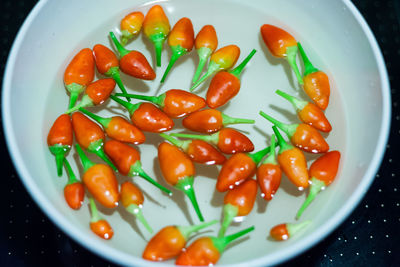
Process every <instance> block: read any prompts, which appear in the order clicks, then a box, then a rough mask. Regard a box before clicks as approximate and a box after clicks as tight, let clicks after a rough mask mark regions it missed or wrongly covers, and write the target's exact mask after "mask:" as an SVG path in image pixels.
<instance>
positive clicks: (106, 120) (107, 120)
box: [79, 108, 112, 129]
mask: <svg viewBox="0 0 400 267" xmlns="http://www.w3.org/2000/svg"><path fill="white" fill-rule="evenodd" d="M79 111H80V112H82V113H84V114H86V115H88V116H89V117H91V118H92V119H94V120H95V121H97V122H98V123H100V124H101V125H102V126H103V127H104V128H105V129H107V128H108V125H109V124H110V122H111V120H112V119H111V118H103V117H100V116H98V115H96V114H93V113H92V112H89V111H87V110H86V109H83V108H79Z"/></svg>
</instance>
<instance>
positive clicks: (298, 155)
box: [272, 126, 309, 190]
mask: <svg viewBox="0 0 400 267" xmlns="http://www.w3.org/2000/svg"><path fill="white" fill-rule="evenodd" d="M272 129H273V130H274V133H275V135H276V137H277V138H278V144H279V152H278V163H279V165H280V166H281V169H282V171H283V173H284V174H285V175H286V176H287V177H288V178H289V180H290V181H291V182H292V183H293V184H294V185H295V186H297V187H298V189H299V190H303V189H304V188H307V187H308V179H309V176H308V170H307V161H306V157H305V156H304V154H303V152H302V151H301V150H300V149H298V148H297V147H294V146H292V145H290V144H288V143H287V142H286V141H285V140H284V139H283V137H282V135H281V134H280V133H279V131H278V128H276V126H273V127H272Z"/></svg>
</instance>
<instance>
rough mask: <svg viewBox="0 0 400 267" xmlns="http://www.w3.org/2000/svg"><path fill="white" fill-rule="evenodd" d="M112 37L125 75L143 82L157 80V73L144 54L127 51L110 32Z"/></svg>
mask: <svg viewBox="0 0 400 267" xmlns="http://www.w3.org/2000/svg"><path fill="white" fill-rule="evenodd" d="M110 37H111V40H112V41H113V43H114V45H115V47H116V48H117V50H118V53H119V55H120V60H119V67H120V68H121V70H122V72H123V73H125V74H128V75H130V76H132V77H135V78H138V79H142V80H154V79H155V78H156V73H155V72H154V70H153V68H152V67H151V66H150V64H149V62H148V61H147V59H146V57H145V56H144V55H143V54H142V53H140V52H139V51H136V50H127V49H125V48H124V47H123V46H122V45H121V44H120V43H119V42H118V40H117V37H115V34H114V33H113V32H110Z"/></svg>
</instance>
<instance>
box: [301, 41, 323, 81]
mask: <svg viewBox="0 0 400 267" xmlns="http://www.w3.org/2000/svg"><path fill="white" fill-rule="evenodd" d="M297 47H298V48H299V51H300V56H301V59H302V60H303V63H304V68H305V70H304V73H303V76H307V75H309V74H311V73H314V72H317V71H319V69H317V68H315V67H314V66H313V64H311V61H310V60H309V59H308V57H307V55H306V52H305V51H304V49H303V46H302V45H301V44H300V42H298V43H297Z"/></svg>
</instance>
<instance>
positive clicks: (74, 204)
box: [64, 159, 85, 210]
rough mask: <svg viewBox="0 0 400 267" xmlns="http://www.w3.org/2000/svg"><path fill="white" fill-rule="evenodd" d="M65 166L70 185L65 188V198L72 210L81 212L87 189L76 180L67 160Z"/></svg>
mask: <svg viewBox="0 0 400 267" xmlns="http://www.w3.org/2000/svg"><path fill="white" fill-rule="evenodd" d="M64 164H65V168H66V169H67V173H68V183H67V184H66V185H65V187H64V198H65V201H66V202H67V204H68V206H69V207H70V208H71V209H74V210H79V209H80V208H81V206H82V203H83V199H84V198H85V188H84V186H83V184H82V183H81V182H80V181H79V180H78V179H77V178H76V176H75V174H74V172H73V171H72V168H71V165H69V162H68V161H67V159H64Z"/></svg>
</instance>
